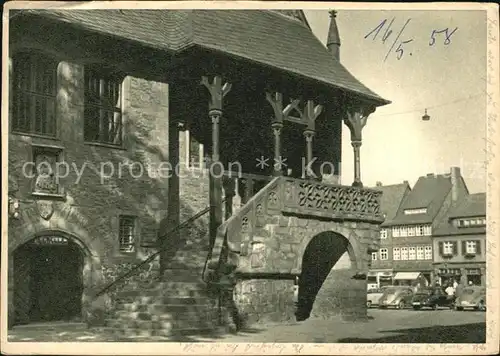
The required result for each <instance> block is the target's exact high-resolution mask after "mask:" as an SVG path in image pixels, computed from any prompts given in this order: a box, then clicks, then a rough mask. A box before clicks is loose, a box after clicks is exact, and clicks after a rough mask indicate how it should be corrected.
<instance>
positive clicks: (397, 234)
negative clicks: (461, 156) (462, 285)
mask: <svg viewBox="0 0 500 356" xmlns="http://www.w3.org/2000/svg"><path fill="white" fill-rule="evenodd" d="M467 194H468V190H467V187H466V185H465V182H464V180H463V178H462V176H461V174H460V169H459V168H458V167H452V168H451V170H450V173H448V174H427V175H426V176H422V177H420V178H419V179H418V180H417V182H416V183H415V185H414V186H413V188H412V189H411V191H410V192H408V194H407V196H406V198H405V199H404V200H403V201H402V203H401V205H400V207H399V209H398V211H397V213H396V214H395V216H394V217H393V218H392V219H390V220H386V221H384V224H383V225H384V228H385V229H387V230H385V231H387V241H390V245H389V244H387V247H381V248H380V250H379V251H378V256H377V258H378V260H380V262H377V265H380V264H384V266H385V267H386V268H392V273H393V278H392V281H393V283H395V284H399V283H404V284H411V283H413V282H414V281H415V279H416V278H418V277H419V275H420V274H423V275H424V276H425V278H426V279H427V282H428V283H432V282H433V281H434V280H435V278H436V275H435V274H434V268H433V258H434V252H433V251H434V249H433V240H432V236H433V231H434V230H435V229H436V228H437V226H438V225H439V224H441V220H442V219H443V217H444V216H445V215H446V214H447V213H448V211H449V210H450V209H451V208H453V207H455V206H456V205H457V204H458V202H459V201H460V199H462V198H463V197H464V196H466V195H467ZM383 231H384V230H383ZM383 233H385V232H383ZM384 245H385V244H384ZM372 265H373V262H372Z"/></svg>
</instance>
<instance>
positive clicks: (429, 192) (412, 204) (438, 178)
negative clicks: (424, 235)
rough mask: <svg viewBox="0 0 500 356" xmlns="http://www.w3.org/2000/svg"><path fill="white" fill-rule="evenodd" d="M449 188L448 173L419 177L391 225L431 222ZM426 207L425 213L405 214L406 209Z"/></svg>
mask: <svg viewBox="0 0 500 356" xmlns="http://www.w3.org/2000/svg"><path fill="white" fill-rule="evenodd" d="M450 190H451V179H450V176H449V175H430V176H424V177H420V178H419V179H418V181H417V183H415V186H414V187H413V189H412V191H411V193H410V194H409V195H408V197H407V198H406V199H405V200H404V202H403V203H402V204H401V206H400V208H399V210H398V212H397V214H396V216H395V217H394V219H392V221H390V222H388V223H390V224H391V225H397V224H419V223H422V224H424V223H431V222H432V221H433V220H434V219H435V217H436V215H437V213H438V212H439V209H440V208H441V206H442V205H443V203H444V200H445V199H446V196H447V195H448V193H449V192H450ZM419 208H427V213H425V214H412V215H405V213H404V211H405V210H408V209H419Z"/></svg>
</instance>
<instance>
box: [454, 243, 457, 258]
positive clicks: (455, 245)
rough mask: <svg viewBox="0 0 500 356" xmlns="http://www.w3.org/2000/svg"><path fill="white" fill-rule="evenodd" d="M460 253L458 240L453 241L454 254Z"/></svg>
mask: <svg viewBox="0 0 500 356" xmlns="http://www.w3.org/2000/svg"><path fill="white" fill-rule="evenodd" d="M457 253H458V242H453V255H455V256H456V255H457Z"/></svg>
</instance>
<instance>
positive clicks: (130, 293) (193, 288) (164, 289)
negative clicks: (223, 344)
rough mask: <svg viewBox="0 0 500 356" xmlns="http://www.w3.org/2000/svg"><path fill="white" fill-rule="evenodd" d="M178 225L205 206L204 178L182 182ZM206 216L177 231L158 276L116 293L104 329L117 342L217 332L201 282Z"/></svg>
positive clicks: (210, 297)
mask: <svg viewBox="0 0 500 356" xmlns="http://www.w3.org/2000/svg"><path fill="white" fill-rule="evenodd" d="M181 200H182V204H181V209H180V213H181V221H185V220H187V218H190V217H192V216H193V215H194V214H195V213H197V212H200V211H203V209H205V208H206V207H207V205H208V179H206V180H203V179H197V180H196V181H191V180H189V179H186V180H185V181H183V182H181ZM208 217H209V214H208V213H206V214H204V215H203V216H201V217H200V218H198V219H196V220H194V221H193V222H192V223H191V224H189V225H188V226H187V227H185V228H182V229H181V230H180V231H179V235H180V241H179V242H178V243H177V244H176V245H175V246H172V250H173V251H175V253H173V254H172V256H171V259H170V261H169V263H168V265H167V269H166V270H165V271H164V273H163V275H162V277H161V278H158V279H156V280H136V279H135V278H131V279H130V280H129V281H128V283H127V285H126V286H125V287H124V288H123V289H122V290H119V291H117V292H116V296H115V300H114V301H115V308H114V310H113V311H112V312H111V313H110V315H109V317H108V318H107V319H106V328H105V329H106V331H109V332H111V333H112V334H114V335H116V336H117V337H120V338H123V337H125V338H127V337H132V338H137V337H151V336H162V337H165V336H167V337H168V336H176V335H193V336H194V335H205V334H207V333H213V332H217V331H218V329H219V317H218V315H219V313H218V305H217V296H216V295H215V294H213V293H211V292H210V291H209V290H208V288H207V284H206V283H205V282H204V281H203V280H202V274H203V268H204V265H205V263H206V258H207V254H208Z"/></svg>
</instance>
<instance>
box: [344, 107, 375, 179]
mask: <svg viewBox="0 0 500 356" xmlns="http://www.w3.org/2000/svg"><path fill="white" fill-rule="evenodd" d="M374 111H375V108H374V107H358V108H355V109H352V108H349V109H348V110H347V113H346V118H345V119H344V123H345V124H346V126H347V127H348V128H349V131H350V132H351V145H352V148H353V150H354V182H353V183H352V186H353V187H363V183H362V182H361V159H360V153H361V152H360V151H361V150H360V148H361V144H362V131H363V128H364V127H365V125H366V121H367V119H368V115H370V114H371V113H372V112H374Z"/></svg>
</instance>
